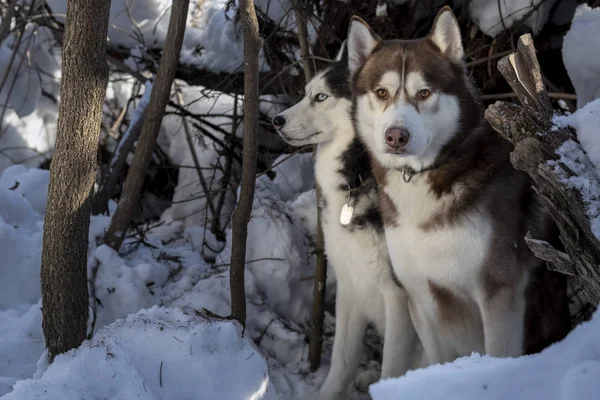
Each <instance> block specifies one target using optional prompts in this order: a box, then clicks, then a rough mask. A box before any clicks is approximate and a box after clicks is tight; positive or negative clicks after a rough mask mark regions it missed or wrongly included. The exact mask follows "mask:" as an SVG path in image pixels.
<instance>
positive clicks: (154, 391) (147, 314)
mask: <svg viewBox="0 0 600 400" xmlns="http://www.w3.org/2000/svg"><path fill="white" fill-rule="evenodd" d="M240 334H241V328H240V327H239V325H237V324H235V323H233V322H231V321H210V320H208V319H206V318H201V317H198V316H195V315H193V314H191V313H186V312H184V311H182V310H180V309H177V308H161V307H156V306H155V307H153V308H150V309H148V310H144V311H141V312H139V313H138V314H135V315H131V316H129V317H127V318H125V319H121V320H118V321H116V322H115V323H113V324H111V325H109V326H107V327H105V328H103V329H102V330H100V331H99V332H97V333H96V335H95V336H94V338H93V339H92V340H90V341H86V342H84V343H83V344H82V345H81V346H80V347H79V348H78V349H76V350H73V351H71V352H69V353H67V354H64V355H60V356H58V357H57V358H56V359H55V361H54V362H53V363H52V364H51V365H50V366H49V367H48V368H47V369H46V370H45V371H44V372H43V373H42V374H41V377H40V378H39V379H28V380H23V381H20V382H18V383H17V384H16V385H15V387H14V390H13V392H12V393H10V394H7V395H5V396H4V397H2V399H3V400H13V399H15V400H16V399H25V398H30V399H32V398H40V399H42V398H43V399H48V400H52V399H56V400H80V399H83V398H98V399H100V398H104V399H132V398H144V399H164V400H167V399H173V400H175V399H184V398H196V397H197V396H198V394H199V393H201V394H202V397H203V398H207V399H223V400H239V399H249V400H259V399H264V400H275V399H277V396H276V393H275V390H274V388H273V384H272V383H271V382H270V380H269V376H268V370H267V363H266V362H265V360H264V358H263V357H262V356H261V355H260V352H259V350H258V349H257V348H256V347H255V346H254V345H253V344H252V343H251V342H250V341H248V340H247V339H244V338H241V336H240Z"/></svg>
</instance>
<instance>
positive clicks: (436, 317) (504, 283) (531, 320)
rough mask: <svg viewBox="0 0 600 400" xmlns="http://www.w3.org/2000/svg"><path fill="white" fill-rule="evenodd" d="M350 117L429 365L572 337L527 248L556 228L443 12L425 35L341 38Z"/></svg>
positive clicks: (559, 296)
mask: <svg viewBox="0 0 600 400" xmlns="http://www.w3.org/2000/svg"><path fill="white" fill-rule="evenodd" d="M347 46H348V57H349V68H350V73H351V75H352V91H353V109H352V117H353V123H354V127H355V129H356V131H357V132H358V134H359V136H360V138H361V139H362V141H363V142H364V144H365V145H366V147H367V148H368V150H369V153H370V155H371V162H372V167H373V173H374V176H375V178H376V180H377V183H378V185H379V189H380V193H379V207H380V211H381V213H382V216H383V221H384V228H385V237H386V241H387V248H388V251H389V254H390V258H391V261H392V265H393V268H394V272H395V274H396V276H397V277H398V279H399V280H400V282H401V283H402V285H403V286H404V287H405V288H406V290H407V292H408V295H409V309H410V315H411V318H412V321H413V323H414V325H415V328H416V330H417V332H418V335H419V338H420V339H421V342H422V343H423V346H424V348H425V353H426V355H427V359H428V362H429V363H430V364H433V363H442V362H446V361H452V360H454V359H456V358H457V357H460V356H466V355H470V354H471V353H472V352H479V353H481V354H488V355H492V356H520V355H522V354H524V353H531V352H535V351H538V350H541V349H542V348H544V347H545V346H547V345H549V344H550V343H553V342H555V341H557V340H560V339H562V338H563V337H564V336H565V335H566V333H567V332H568V330H569V327H570V325H569V315H568V305H567V299H566V289H565V278H564V276H561V275H559V274H557V273H554V272H550V271H549V270H547V269H546V268H545V265H544V263H543V262H542V261H541V260H539V259H537V258H536V257H535V256H534V255H533V254H532V253H531V251H530V250H529V249H528V247H527V245H526V244H525V241H524V237H525V235H526V233H527V232H528V231H530V232H531V234H532V235H533V237H534V238H537V239H544V240H549V238H550V236H552V235H554V234H555V227H554V225H553V223H552V221H551V219H550V218H549V217H548V214H547V212H546V210H545V209H544V207H543V206H542V204H541V203H540V200H539V198H538V196H537V194H536V192H535V190H534V189H533V187H532V182H531V180H530V179H529V178H528V176H527V175H526V174H524V173H522V172H519V171H516V170H515V169H513V168H512V166H511V163H510V160H509V154H510V152H511V150H512V147H511V144H510V143H509V142H507V141H506V140H504V139H503V138H501V137H500V136H499V135H497V134H496V133H495V132H493V131H492V129H491V128H490V125H489V124H488V123H487V121H486V120H485V119H484V117H483V107H482V105H481V102H480V101H479V99H478V95H477V93H476V91H475V90H474V89H473V87H472V85H471V83H470V81H469V79H468V77H467V75H466V72H465V68H464V64H463V56H464V54H463V46H462V42H461V34H460V30H459V26H458V23H457V21H456V19H455V17H454V14H453V13H452V11H451V10H450V8H448V7H445V8H443V9H442V10H441V11H440V13H439V14H438V15H437V17H436V19H435V22H434V25H433V28H432V30H431V32H430V33H429V35H428V36H427V37H425V38H422V39H417V40H390V41H385V42H384V41H382V40H380V38H379V37H378V36H377V35H376V34H375V33H374V32H373V31H372V30H371V29H370V28H369V26H368V25H367V24H366V23H364V22H363V21H362V20H361V19H359V18H356V17H354V18H353V20H352V21H351V25H350V30H349V33H348V39H347Z"/></svg>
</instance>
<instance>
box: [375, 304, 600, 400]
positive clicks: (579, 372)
mask: <svg viewBox="0 0 600 400" xmlns="http://www.w3.org/2000/svg"><path fill="white" fill-rule="evenodd" d="M599 391H600V311H596V312H595V314H594V317H593V318H592V320H591V321H588V322H585V323H583V324H581V325H579V326H578V327H576V328H575V329H574V330H573V331H572V332H571V333H570V334H569V336H567V337H566V338H565V339H564V340H563V341H562V342H560V343H556V344H554V345H552V346H550V347H548V348H547V349H545V350H544V351H543V352H541V353H540V354H534V355H530V356H523V357H519V358H504V359H502V358H492V357H488V356H480V355H478V354H474V355H472V356H470V357H463V358H460V359H458V360H456V361H454V362H453V363H448V364H444V365H435V366H432V367H429V368H427V369H422V370H417V371H409V372H408V373H407V374H406V375H405V376H404V377H403V378H401V379H388V380H381V381H379V382H378V383H376V384H374V385H372V386H371V389H370V393H371V396H372V397H373V400H396V399H399V398H402V399H410V400H421V399H427V400H480V399H494V400H500V399H507V400H508V399H510V400H542V399H543V400H575V399H577V400H593V399H597V398H598V393H599ZM399 393H401V395H399Z"/></svg>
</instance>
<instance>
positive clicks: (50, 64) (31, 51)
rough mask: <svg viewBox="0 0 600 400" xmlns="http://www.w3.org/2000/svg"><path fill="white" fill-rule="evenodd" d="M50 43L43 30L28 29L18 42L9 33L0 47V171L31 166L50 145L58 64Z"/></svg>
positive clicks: (56, 95)
mask: <svg viewBox="0 0 600 400" xmlns="http://www.w3.org/2000/svg"><path fill="white" fill-rule="evenodd" d="M53 44H54V40H53V37H52V33H51V31H50V30H49V29H47V28H44V27H38V26H36V25H29V26H28V27H27V28H26V29H25V31H24V33H23V36H22V38H21V40H20V42H19V41H18V39H17V38H16V36H15V35H9V36H8V37H7V38H6V39H5V40H4V41H3V42H2V44H1V45H0V77H2V78H1V79H0V80H2V84H1V88H0V104H3V105H5V106H6V107H1V110H2V111H1V112H0V119H1V121H0V122H2V127H1V129H0V172H1V171H3V170H4V169H5V168H7V167H8V166H10V165H12V164H25V165H29V166H37V165H39V163H40V162H41V161H44V160H45V159H46V155H48V154H50V153H51V150H52V148H53V146H54V132H55V129H56V120H57V114H58V106H57V104H56V103H55V102H54V101H53V100H52V99H51V97H54V98H57V97H58V90H59V86H58V79H59V77H60V60H59V59H58V57H57V56H56V54H54V53H55V52H54V50H53ZM13 54H15V57H14V58H13ZM5 76H6V80H5V78H4V77H5ZM42 90H44V91H45V92H46V93H47V95H46V96H42Z"/></svg>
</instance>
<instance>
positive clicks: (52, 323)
mask: <svg viewBox="0 0 600 400" xmlns="http://www.w3.org/2000/svg"><path fill="white" fill-rule="evenodd" d="M110 3H111V2H110V0H96V1H93V2H91V1H86V0H69V2H68V4H67V18H66V27H65V41H64V45H63V51H62V54H63V62H62V71H63V73H62V80H61V86H60V105H59V110H58V128H57V132H56V148H55V152H54V156H53V159H52V164H51V165H50V186H49V190H48V205H47V208H46V219H45V223H44V237H43V249H42V270H41V280H42V308H43V322H42V326H43V329H44V336H45V338H46V347H47V348H48V353H49V358H50V361H52V360H53V359H54V357H55V356H56V355H57V354H60V353H63V352H66V351H68V350H71V349H73V348H75V347H78V346H79V345H80V344H81V342H82V341H83V340H84V339H85V336H86V330H87V322H88V289H87V251H88V231H89V222H90V206H91V193H92V189H93V185H94V179H95V176H96V168H97V165H96V155H97V150H98V139H99V135H100V123H101V118H102V106H103V103H104V97H105V94H106V84H107V82H108V64H107V62H106V34H107V31H108V19H109V12H110Z"/></svg>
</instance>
